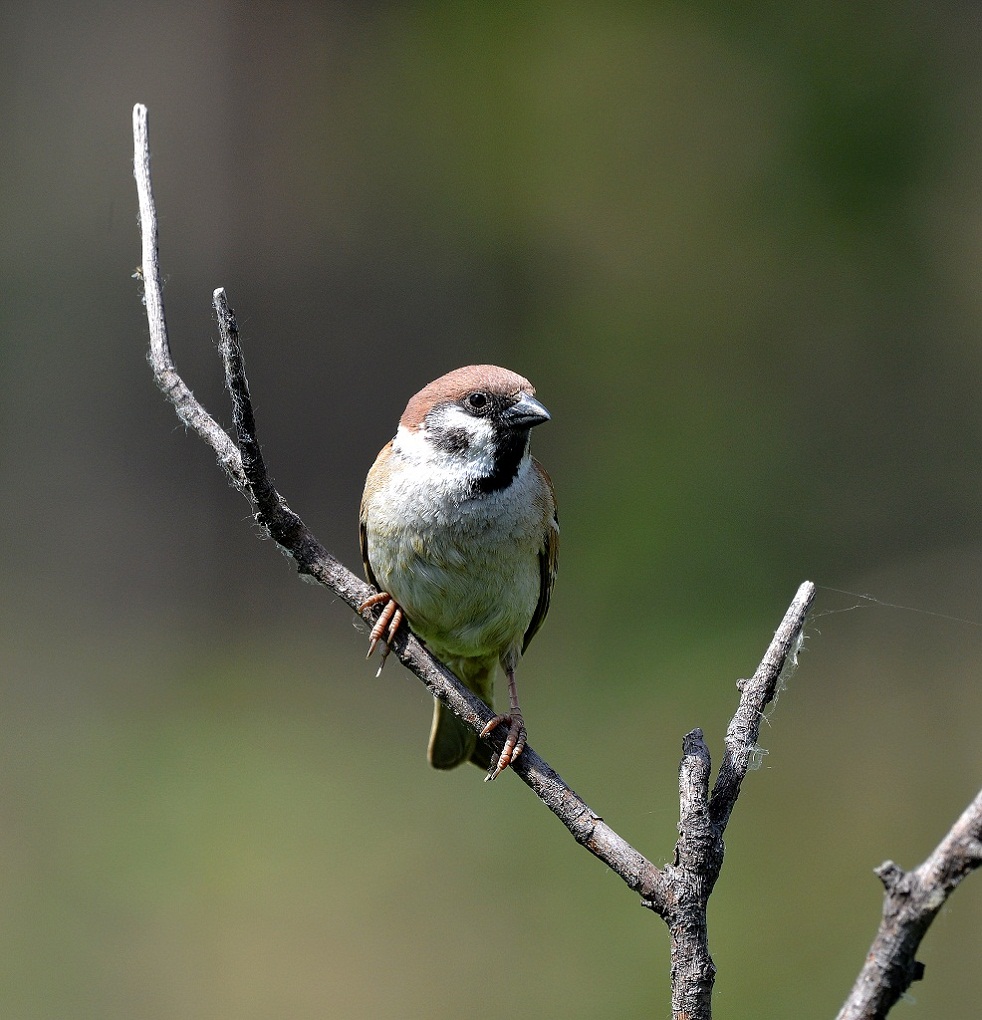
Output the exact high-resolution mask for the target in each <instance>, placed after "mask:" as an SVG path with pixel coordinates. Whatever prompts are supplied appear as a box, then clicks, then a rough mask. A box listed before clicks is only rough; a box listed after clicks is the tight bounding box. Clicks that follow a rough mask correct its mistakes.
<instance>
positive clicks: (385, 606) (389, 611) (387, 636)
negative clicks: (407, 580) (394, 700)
mask: <svg viewBox="0 0 982 1020" xmlns="http://www.w3.org/2000/svg"><path fill="white" fill-rule="evenodd" d="M378 605H381V606H382V612H381V613H379V614H378V619H377V620H376V621H375V625H374V626H373V627H372V630H371V633H370V634H369V635H368V655H366V656H365V658H367V659H370V658H371V657H372V652H374V651H375V649H376V648H377V647H378V645H379V642H380V641H382V642H383V644H382V666H384V665H385V657H386V656H387V655H388V654H389V650H390V649H391V647H392V642H393V641H394V640H395V637H396V634H397V633H398V632H399V628H400V627H401V626H402V621H403V619H404V618H405V617H404V615H403V612H402V609H401V608H400V607H399V603H398V602H396V600H395V599H394V598H393V597H392V596H391V595H390V594H389V593H388V592H384V591H380V592H377V593H376V594H375V595H370V596H369V597H368V598H367V599H365V601H364V602H362V604H361V605H360V606H359V607H358V612H359V613H364V612H365V611H366V610H368V609H371V608H372V607H373V606H378ZM383 637H384V641H383ZM382 666H379V673H381V672H382Z"/></svg>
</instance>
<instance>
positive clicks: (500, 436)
mask: <svg viewBox="0 0 982 1020" xmlns="http://www.w3.org/2000/svg"><path fill="white" fill-rule="evenodd" d="M494 438H495V444H494V468H493V470H492V471H491V473H490V474H489V475H485V476H484V477H483V478H475V479H474V481H473V482H471V492H472V493H473V495H474V496H488V495H490V494H491V493H492V492H500V491H501V490H502V489H507V488H508V486H509V485H511V483H512V482H513V481H515V478H516V477H517V475H518V468H519V466H520V465H521V463H522V458H523V457H524V456H525V451H526V450H527V449H528V442H529V430H528V429H510V428H502V429H495V437H494Z"/></svg>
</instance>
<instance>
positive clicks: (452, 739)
mask: <svg viewBox="0 0 982 1020" xmlns="http://www.w3.org/2000/svg"><path fill="white" fill-rule="evenodd" d="M546 421H549V412H548V411H547V410H546V409H545V407H543V406H542V404H541V403H539V401H538V400H536V398H535V389H534V388H533V386H532V384H531V383H530V382H529V381H528V379H525V378H523V377H522V376H520V375H517V374H516V373H515V372H510V371H508V370H507V369H504V368H498V367H497V366H495V365H469V366H467V367H466V368H458V369H456V371H453V372H449V373H447V374H446V375H443V376H441V377H440V378H439V379H436V380H434V381H433V382H431V383H430V384H429V385H428V386H424V387H423V389H421V390H420V391H419V393H417V394H416V395H415V396H414V397H413V398H412V399H411V400H410V401H409V403H408V404H407V405H406V410H405V411H404V412H403V414H402V417H401V418H400V419H399V427H398V431H397V432H396V435H395V438H394V439H392V441H391V442H389V443H388V444H387V445H386V446H384V447H383V448H382V451H381V453H379V455H378V457H377V458H376V460H375V463H374V464H373V465H372V469H371V470H370V471H369V472H368V478H367V480H366V482H365V492H364V495H363V497H362V501H361V513H360V537H361V553H362V559H363V561H364V564H365V572H366V575H367V577H368V580H369V581H370V583H371V584H373V585H374V586H375V587H376V588H377V589H378V594H376V595H373V596H371V597H370V598H369V599H367V600H366V601H365V602H364V603H363V604H362V606H361V611H362V612H364V611H365V610H366V609H368V608H369V607H371V606H378V605H381V606H382V607H383V609H382V612H381V614H380V616H379V618H378V621H377V622H376V624H375V626H374V627H373V629H372V632H371V635H370V638H369V649H368V654H369V655H371V654H372V652H373V651H374V650H375V648H376V646H377V645H378V644H379V642H380V641H383V648H382V661H383V663H384V661H385V655H386V654H387V653H388V648H389V646H390V645H391V642H392V640H393V638H394V637H395V635H396V633H397V632H398V629H399V627H400V626H401V625H402V624H403V622H406V623H408V624H409V626H410V627H411V629H412V631H413V633H414V634H416V636H417V637H419V638H420V639H421V640H422V641H423V642H424V643H425V644H426V646H427V647H428V648H429V650H430V651H431V652H432V653H433V654H434V655H435V656H436V657H437V658H438V659H439V660H440V661H441V662H443V663H444V664H445V665H446V666H447V667H448V668H449V669H450V670H451V671H452V672H453V673H454V675H455V676H457V677H458V678H459V679H460V681H461V682H462V683H463V684H465V685H466V686H467V687H468V688H469V689H470V690H471V691H473V692H474V693H475V694H476V695H477V696H478V697H479V698H481V699H483V700H484V701H485V702H486V703H488V704H489V705H492V706H493V693H494V677H495V673H496V671H497V667H498V666H499V665H500V666H501V668H502V669H503V670H504V673H505V676H506V677H507V679H508V705H509V708H508V712H507V713H505V714H501V715H496V716H495V717H494V718H493V719H492V720H491V721H490V722H489V723H488V724H487V725H486V726H485V727H484V729H483V731H482V732H481V734H480V736H481V737H482V738H483V737H486V736H487V735H488V734H489V733H491V731H492V730H494V729H495V728H497V727H498V726H507V727H508V734H507V737H506V739H505V744H504V748H503V750H502V751H501V754H500V755H499V756H498V759H497V761H493V760H492V759H493V754H492V752H491V749H490V748H489V747H488V746H487V744H485V743H484V742H483V740H482V741H481V742H480V743H478V739H477V734H475V733H474V731H473V730H471V729H470V728H469V727H468V726H467V725H465V724H464V723H463V722H461V720H459V719H458V718H457V717H456V716H455V715H453V713H452V712H451V711H450V710H449V709H448V708H446V707H445V706H444V705H441V704H440V702H438V701H437V702H435V705H434V712H433V725H432V728H431V730H430V739H429V746H428V749H427V757H428V758H429V761H430V764H431V765H433V766H434V767H435V768H438V769H449V768H453V767H455V766H456V765H460V764H461V763H462V762H465V761H468V760H469V761H472V762H474V763H475V764H476V765H478V766H479V767H481V768H484V769H487V771H488V775H487V777H486V779H487V780H491V779H494V778H495V777H496V776H498V775H499V774H500V773H501V772H502V771H503V770H504V769H506V768H507V767H508V766H509V765H510V764H511V763H512V762H513V761H514V760H515V759H516V758H517V757H518V756H519V755H520V754H521V753H522V750H523V749H524V747H525V742H526V731H525V721H524V719H523V718H522V710H521V708H520V707H519V703H518V690H517V687H516V685H515V671H516V669H517V667H518V663H519V661H520V660H521V658H522V654H523V653H524V651H525V649H526V648H528V645H529V642H530V641H531V640H532V638H533V637H534V636H535V634H536V632H537V631H538V629H539V627H540V626H541V625H542V621H543V620H544V619H545V616H546V613H547V612H548V609H549V599H550V597H551V595H552V589H553V585H554V583H555V580H556V567H557V562H558V552H559V522H558V519H557V516H556V499H555V494H554V491H553V487H552V481H551V480H550V478H549V476H548V474H546V472H545V469H544V468H543V467H542V465H541V464H539V462H538V461H536V460H535V459H534V458H533V457H532V456H531V455H530V453H529V433H530V432H531V430H532V429H533V428H534V427H535V426H536V425H541V424H542V423H543V422H546ZM379 670H380V671H381V666H380V667H379Z"/></svg>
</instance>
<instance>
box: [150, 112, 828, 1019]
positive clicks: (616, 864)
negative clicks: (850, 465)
mask: <svg viewBox="0 0 982 1020" xmlns="http://www.w3.org/2000/svg"><path fill="white" fill-rule="evenodd" d="M133 128H134V142H135V159H134V166H135V174H136V179H137V186H138V189H139V193H140V216H141V224H142V231H143V278H144V287H145V301H146V306H147V316H148V320H149V323H150V341H151V350H150V362H151V365H152V366H153V371H154V377H155V378H156V380H157V383H158V385H159V386H160V388H161V389H162V390H163V392H164V393H165V394H166V396H167V397H168V399H169V400H170V401H171V402H172V403H173V405H174V407H175V410H176V411H177V413H178V416H179V417H180V418H181V420H182V421H184V422H185V423H186V424H187V425H190V426H191V427H192V428H194V429H195V430H196V431H197V432H198V433H199V435H201V437H202V438H203V439H204V440H205V441H206V442H207V443H208V444H209V445H211V446H212V447H213V448H214V449H215V450H216V452H217V453H218V455H219V461H220V463H221V464H222V466H223V468H224V469H225V471H226V472H227V473H228V475H229V477H230V478H231V479H232V481H233V483H234V484H235V485H236V486H238V487H239V488H240V489H241V490H242V491H243V492H244V493H245V494H246V495H247V496H248V497H249V499H250V500H251V501H252V502H253V504H254V506H255V508H256V520H257V522H258V523H259V524H260V525H261V527H262V528H263V529H264V530H265V531H266V532H267V533H268V534H269V535H270V536H271V537H272V538H273V539H274V540H275V541H276V542H277V543H278V544H279V545H280V546H281V547H282V548H283V549H284V550H286V551H287V552H288V553H289V554H290V555H291V556H292V557H293V558H294V560H295V561H296V563H297V569H298V571H299V572H300V573H301V574H304V575H306V576H309V577H311V578H312V579H314V580H315V581H318V582H319V583H320V584H323V585H324V586H325V587H327V588H328V589H330V590H331V591H332V592H334V594H335V595H337V596H338V597H339V598H340V599H342V600H343V601H344V602H345V603H346V604H347V605H348V606H349V607H351V608H352V609H353V610H355V611H356V612H358V611H359V606H360V605H361V604H362V603H363V602H364V601H365V599H366V598H367V597H368V596H369V595H370V594H372V592H373V589H372V588H371V587H370V586H369V585H367V584H365V583H364V582H363V581H361V580H359V579H358V578H357V577H356V576H355V575H354V574H352V573H351V572H350V571H349V570H348V569H347V568H346V567H344V565H343V564H341V563H340V562H339V561H338V560H337V559H336V558H335V557H334V556H332V555H331V554H330V553H329V552H328V551H327V550H326V549H325V548H324V547H323V546H322V545H321V544H320V543H319V542H318V541H317V539H316V538H315V537H314V536H313V534H311V532H310V531H309V530H308V528H307V527H306V525H305V524H304V523H303V521H302V520H301V519H300V518H299V517H298V516H297V514H295V513H294V512H293V511H292V510H291V509H290V508H289V506H287V504H286V501H285V500H284V499H283V497H282V496H281V495H280V494H279V493H278V492H277V491H276V489H275V487H274V486H273V484H272V482H271V481H270V479H269V476H268V474H267V471H266V466H265V463H264V461H263V457H262V453H261V451H260V446H259V440H258V436H257V432H256V422H255V416H254V414H253V409H252V401H251V398H250V394H249V384H248V380H247V378H246V373H245V365H244V361H243V357H242V349H241V346H240V344H239V339H238V331H237V328H236V323H235V316H234V314H233V313H232V310H231V308H229V305H228V302H227V301H226V298H225V293H224V291H223V290H221V289H219V290H216V291H215V292H214V298H213V300H214V307H215V312H216V314H217V317H218V325H219V331H220V334H221V353H222V358H223V361H224V363H225V378H226V385H227V387H228V391H229V394H230V397H231V401H232V417H233V425H234V429H235V433H236V440H237V444H238V445H236V443H234V442H233V441H232V439H231V438H230V437H229V436H228V434H227V433H225V432H224V430H223V429H222V428H221V427H220V426H219V425H218V424H217V422H216V421H215V420H214V419H213V418H212V417H211V416H210V415H209V414H208V413H207V412H206V411H205V410H204V408H203V407H202V406H201V405H200V404H199V403H198V401H197V400H196V399H195V398H194V395H193V394H192V393H191V391H190V390H189V389H188V388H187V386H186V385H185V384H184V382H183V380H182V379H181V377H180V376H179V375H178V374H177V370H176V369H175V367H174V364H173V361H172V359H171V354H170V348H169V345H168V340H167V330H166V323H165V320H164V311H163V301H162V298H161V293H160V268H159V262H158V256H157V226H156V213H155V210H154V205H153V196H152V192H151V187H150V155H149V143H148V136H147V111H146V108H145V107H143V106H140V105H138V106H137V107H135V109H134V111H133ZM814 594H815V587H814V585H812V584H811V583H810V582H807V581H806V582H805V583H804V584H802V586H801V588H800V589H799V590H798V594H797V595H796V596H795V600H794V602H793V603H792V604H791V607H790V608H789V609H788V612H787V614H786V615H785V618H784V621H783V623H782V624H781V627H780V628H779V629H778V631H777V633H776V634H775V636H774V640H773V641H772V642H771V645H770V647H769V648H768V650H767V654H766V655H765V657H764V660H763V661H762V662H761V665H760V667H759V668H758V670H757V672H756V673H755V674H754V677H753V679H752V680H751V681H741V692H742V694H741V699H740V704H739V707H738V709H737V714H736V715H735V716H734V719H733V721H732V722H731V724H730V727H729V729H728V731H727V738H726V753H725V756H724V763H723V769H722V770H721V772H720V777H719V778H718V779H717V782H716V788H715V789H714V791H713V795H712V797H710V796H709V775H710V769H711V763H710V758H709V751H708V748H707V747H706V744H705V741H704V740H703V735H702V731H701V730H693V731H692V732H691V733H689V734H688V735H687V736H686V738H685V741H684V744H683V758H682V763H681V766H680V770H679V793H680V805H681V810H680V821H679V839H678V842H677V844H676V848H675V859H674V862H673V864H672V865H670V866H669V867H667V868H664V869H661V868H657V867H656V866H655V865H654V864H652V863H651V861H649V860H648V859H647V858H646V857H645V856H644V855H643V854H641V853H640V852H639V851H638V850H636V849H635V848H634V847H633V846H631V845H630V844H629V843H628V842H627V841H626V840H624V839H623V838H622V837H621V836H619V835H618V834H617V833H616V832H615V831H614V830H613V829H612V828H611V827H610V826H609V825H607V823H606V822H604V821H603V819H602V818H601V817H600V816H599V815H598V814H596V812H594V811H593V810H592V809H591V808H590V807H589V806H588V805H587V804H586V803H585V802H584V801H583V800H582V798H580V797H579V796H578V795H577V794H576V793H574V792H573V790H571V789H570V787H569V786H568V785H567V783H566V782H565V781H564V780H563V779H562V777H561V776H560V775H559V774H558V773H557V772H556V771H555V770H554V769H552V768H551V767H550V766H549V765H548V764H547V763H546V762H545V761H543V759H542V758H540V757H539V755H538V754H536V752H535V751H534V750H533V749H532V748H531V747H529V746H527V745H526V747H525V749H524V751H523V752H522V754H521V755H520V756H519V758H518V759H517V760H516V761H515V762H513V764H512V766H511V768H512V771H513V772H514V773H515V774H516V775H517V776H518V778H519V779H521V780H522V782H524V783H525V784H526V785H527V786H528V787H529V788H530V789H531V790H532V791H533V792H534V793H535V794H536V796H537V797H538V798H539V799H540V800H541V801H542V802H543V804H545V805H546V807H548V808H549V810H550V811H552V812H553V813H554V814H555V815H556V816H557V817H558V818H559V819H560V821H562V823H563V824H564V825H565V826H566V827H567V828H568V829H569V830H570V832H571V833H572V835H573V837H574V838H575V839H576V841H577V842H578V843H580V844H581V845H582V846H584V847H586V848H587V849H588V850H589V851H590V852H591V853H592V854H593V855H594V856H596V857H597V858H599V859H600V860H601V861H603V862H604V863H605V864H606V865H607V866H608V867H609V868H611V869H612V870H613V871H614V872H615V873H616V874H617V875H619V876H620V877H621V878H622V879H623V881H624V882H625V883H626V884H627V886H628V887H629V888H630V889H632V890H633V891H635V892H637V893H638V894H639V895H640V896H641V899H642V903H643V904H644V905H645V906H647V907H649V908H651V909H652V910H653V911H655V912H656V913H658V914H659V915H660V916H661V917H662V918H664V920H665V921H666V923H667V924H668V926H669V930H670V933H671V938H672V988H673V992H672V1001H673V1016H674V1017H676V1018H683V1017H684V1018H686V1020H708V1018H709V1017H710V1008H711V995H712V988H713V980H714V976H715V970H714V967H713V962H712V959H711V958H710V956H709V948H708V936H707V928H706V903H707V901H708V899H709V895H710V893H711V892H712V889H713V885H714V884H715V882H716V879H717V877H718V876H719V872H720V868H721V866H722V862H723V839H722V836H723V830H724V829H725V827H726V822H727V820H728V819H729V816H730V812H731V811H732V809H733V805H734V804H735V802H736V799H737V797H738V795H739V792H740V784H741V782H742V780H743V778H744V776H745V775H746V772H747V769H748V768H749V766H750V763H751V761H752V759H753V755H754V754H755V753H756V747H755V741H756V739H757V732H758V727H759V721H760V714H761V712H762V711H763V709H764V708H765V707H766V705H767V704H768V703H769V702H770V701H771V700H772V699H773V697H774V695H775V692H776V690H777V689H778V684H779V677H780V674H781V671H782V669H783V668H784V666H785V663H786V662H788V661H789V660H790V659H793V655H794V650H795V649H796V647H797V642H798V641H799V640H800V635H801V632H802V628H803V627H804V622H805V616H806V614H807V612H808V608H809V606H810V605H811V601H812V599H813V598H814ZM377 613H378V610H377V609H373V610H369V611H367V612H366V613H364V614H363V616H364V618H365V619H366V620H368V621H369V622H373V621H374V619H375V617H376V615H377ZM393 651H394V653H395V654H396V655H397V657H398V658H399V660H400V661H401V662H402V663H403V665H405V666H406V667H407V668H408V669H409V670H411V671H412V672H413V673H415V674H416V676H417V677H419V679H420V680H421V681H422V682H423V684H424V685H425V686H426V688H427V689H428V690H429V691H430V693H431V694H432V695H433V696H434V697H435V698H437V699H439V700H440V701H441V702H443V704H445V705H447V706H448V707H449V708H450V710H451V711H452V712H453V713H454V714H455V715H457V716H458V717H459V718H461V719H462V720H463V721H464V722H466V723H467V724H468V725H469V726H470V727H471V728H472V729H474V730H475V731H476V732H480V731H481V730H482V729H483V728H484V726H485V725H486V724H487V723H488V722H489V721H490V720H491V718H492V717H493V712H492V710H491V709H490V708H489V707H488V706H487V705H485V704H484V703H483V702H482V701H481V700H480V699H479V698H477V697H476V696H475V695H474V694H472V693H471V691H469V690H468V689H467V688H466V687H464V686H463V685H462V684H461V683H460V682H459V681H458V680H457V678H456V677H455V676H454V675H453V674H452V673H450V672H449V670H447V669H446V668H445V667H444V666H443V665H442V664H441V663H439V662H438V661H437V660H436V659H434V658H433V656H432V655H431V654H430V653H429V651H428V650H427V649H426V648H425V647H424V646H423V645H422V644H421V643H420V642H419V641H418V640H417V638H416V637H415V636H414V635H413V634H412V633H411V632H410V631H409V630H408V629H407V628H403V629H402V630H400V632H399V634H398V635H397V637H396V640H395V643H394V647H393ZM504 739H505V735H504V734H503V733H498V732H497V731H496V732H493V733H492V734H491V736H490V738H489V743H490V744H491V745H492V747H493V748H494V749H495V750H496V751H500V749H501V745H502V743H503V741H504Z"/></svg>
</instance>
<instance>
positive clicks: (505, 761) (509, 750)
mask: <svg viewBox="0 0 982 1020" xmlns="http://www.w3.org/2000/svg"><path fill="white" fill-rule="evenodd" d="M501 723H507V724H508V736H507V737H505V746H504V747H503V748H502V749H501V754H499V755H498V761H497V763H496V764H495V766H494V768H493V769H492V770H491V771H490V772H489V773H488V774H487V775H486V776H485V777H484V781H485V782H486V783H490V782H491V780H492V779H497V778H498V776H500V775H501V773H502V772H504V770H505V769H506V768H508V766H509V765H511V763H512V762H513V761H514V760H515V759H516V758H517V757H518V756H519V755H520V754H521V753H522V751H524V750H525V741H526V737H525V720H524V719H522V717H521V715H520V714H519V713H518V712H516V713H515V714H514V715H496V716H495V717H494V718H493V719H492V720H491V721H490V722H488V723H487V725H486V726H485V727H484V729H482V730H481V736H482V737H486V736H487V735H488V734H489V733H492V732H493V731H494V730H495V729H496V728H497V727H498V726H499V725H500V724H501Z"/></svg>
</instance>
